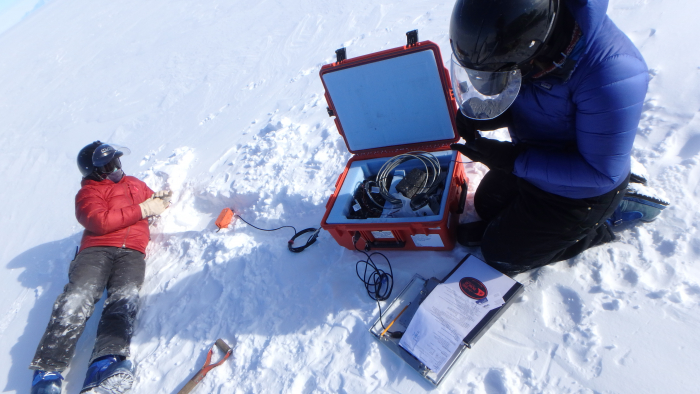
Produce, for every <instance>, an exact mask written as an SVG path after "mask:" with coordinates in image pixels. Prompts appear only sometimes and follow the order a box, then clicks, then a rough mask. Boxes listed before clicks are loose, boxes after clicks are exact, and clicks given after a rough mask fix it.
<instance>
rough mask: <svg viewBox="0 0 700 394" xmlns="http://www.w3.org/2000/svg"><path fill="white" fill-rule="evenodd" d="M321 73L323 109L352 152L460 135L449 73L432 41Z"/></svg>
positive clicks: (325, 68)
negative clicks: (325, 109)
mask: <svg viewBox="0 0 700 394" xmlns="http://www.w3.org/2000/svg"><path fill="white" fill-rule="evenodd" d="M320 75H321V81H322V82H323V86H324V88H325V90H326V101H327V102H328V112H329V114H330V115H331V116H335V117H336V119H335V123H336V126H337V127H338V131H339V132H340V134H341V135H342V136H343V138H344V139H345V144H346V145H347V147H348V150H349V151H350V152H351V153H370V152H372V151H374V150H379V149H383V148H388V147H395V148H402V149H406V150H419V149H420V148H421V146H424V145H426V144H436V145H441V146H442V145H445V146H446V145H448V144H450V143H452V142H456V141H457V140H458V139H459V136H458V135H457V132H456V130H455V127H454V116H455V111H456V105H455V101H454V97H453V96H452V94H451V88H450V77H449V74H448V72H447V70H446V69H445V67H443V66H442V55H441V54H440V48H439V47H438V46H437V44H435V43H433V42H430V41H423V42H419V43H416V44H414V45H411V46H405V47H399V48H395V49H389V50H386V51H382V52H377V53H372V54H369V55H365V56H361V57H358V58H354V59H348V60H341V61H339V62H336V63H333V64H328V65H325V66H323V67H322V68H321V72H320Z"/></svg>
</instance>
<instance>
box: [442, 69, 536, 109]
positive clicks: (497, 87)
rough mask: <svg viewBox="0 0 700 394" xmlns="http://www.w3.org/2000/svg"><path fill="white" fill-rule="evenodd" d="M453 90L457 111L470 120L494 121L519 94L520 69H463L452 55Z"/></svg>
mask: <svg viewBox="0 0 700 394" xmlns="http://www.w3.org/2000/svg"><path fill="white" fill-rule="evenodd" d="M450 68H451V70H450V71H451V74H452V90H453V91H454V94H455V99H456V100H457V103H459V109H460V111H462V113H463V114H464V116H466V117H467V118H470V119H482V120H487V119H493V118H495V117H497V116H498V115H500V114H502V113H504V112H505V111H506V110H507V109H508V107H510V105H511V104H513V101H515V98H516V97H517V96H518V92H520V83H521V82H522V75H521V74H520V70H518V69H516V70H510V71H496V72H493V71H478V70H472V69H469V68H466V67H463V66H462V65H461V64H459V62H458V61H457V59H456V58H455V56H454V55H452V65H451V67H450Z"/></svg>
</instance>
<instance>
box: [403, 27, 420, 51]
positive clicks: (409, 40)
mask: <svg viewBox="0 0 700 394" xmlns="http://www.w3.org/2000/svg"><path fill="white" fill-rule="evenodd" d="M416 44H418V29H416V30H411V31H409V32H407V33H406V46H407V47H412V46H414V45H416Z"/></svg>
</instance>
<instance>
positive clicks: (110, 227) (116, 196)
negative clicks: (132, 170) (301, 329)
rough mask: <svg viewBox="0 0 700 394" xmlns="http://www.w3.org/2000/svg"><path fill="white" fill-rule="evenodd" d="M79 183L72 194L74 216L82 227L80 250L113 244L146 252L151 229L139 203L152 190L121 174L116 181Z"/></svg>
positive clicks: (148, 195)
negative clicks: (83, 228)
mask: <svg viewBox="0 0 700 394" xmlns="http://www.w3.org/2000/svg"><path fill="white" fill-rule="evenodd" d="M81 186H82V187H81V188H80V191H78V194H77V195H76V196H75V217H76V218H77V219H78V222H79V223H80V224H82V225H83V227H85V231H84V232H83V239H82V241H81V242H80V250H81V251H82V250H83V249H85V248H89V247H92V246H116V247H120V248H128V249H134V250H138V251H139V252H141V253H146V246H147V245H148V241H149V240H150V233H149V231H148V220H146V219H142V218H141V207H139V204H140V203H142V202H144V201H146V199H148V198H150V197H151V195H153V190H151V189H149V187H148V186H146V184H145V183H143V182H142V181H140V180H138V179H136V178H134V177H133V176H124V177H122V179H121V180H120V181H119V182H117V183H114V182H112V181H110V180H104V181H102V182H97V181H93V180H90V179H83V181H82V182H81Z"/></svg>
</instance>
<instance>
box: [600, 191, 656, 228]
mask: <svg viewBox="0 0 700 394" xmlns="http://www.w3.org/2000/svg"><path fill="white" fill-rule="evenodd" d="M669 204H670V203H669V202H668V201H666V200H665V199H664V198H663V197H660V196H659V193H658V192H656V190H654V189H652V188H651V187H649V186H644V185H642V184H638V183H630V184H629V186H627V190H625V196H624V197H623V199H622V201H621V202H620V205H618V206H617V208H616V209H615V212H614V213H613V214H612V216H611V217H610V219H608V220H607V223H608V225H609V226H610V227H611V228H612V229H614V230H616V231H619V230H622V229H626V228H629V227H633V226H635V225H637V224H640V223H648V222H651V221H654V220H655V219H656V218H657V217H658V216H659V214H661V211H663V210H664V209H666V207H667V206H669Z"/></svg>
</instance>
